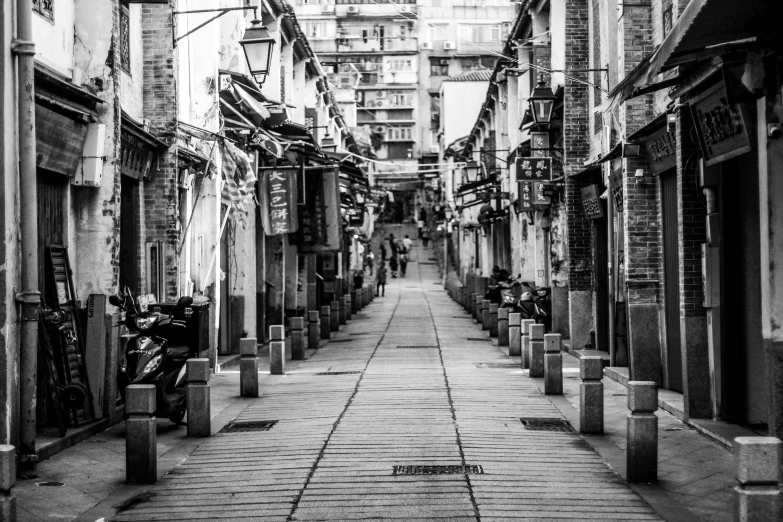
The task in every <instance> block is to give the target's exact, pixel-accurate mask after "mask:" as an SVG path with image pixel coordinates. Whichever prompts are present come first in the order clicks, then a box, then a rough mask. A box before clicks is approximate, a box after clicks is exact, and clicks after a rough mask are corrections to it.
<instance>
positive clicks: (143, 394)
mask: <svg viewBox="0 0 783 522" xmlns="http://www.w3.org/2000/svg"><path fill="white" fill-rule="evenodd" d="M125 413H126V414H127V415H128V418H127V420H126V421H125V480H126V481H127V482H128V483H129V484H154V483H155V482H156V481H157V480H158V453H157V445H158V434H157V431H156V419H155V417H154V413H155V386H154V385H153V384H132V385H130V386H128V387H127V388H126V389H125Z"/></svg>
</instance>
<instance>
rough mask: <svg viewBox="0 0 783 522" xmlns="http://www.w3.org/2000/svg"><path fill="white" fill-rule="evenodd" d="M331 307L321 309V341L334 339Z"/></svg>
mask: <svg viewBox="0 0 783 522" xmlns="http://www.w3.org/2000/svg"><path fill="white" fill-rule="evenodd" d="M331 310H332V309H331V307H329V306H325V305H324V306H322V307H321V339H330V338H331V337H332V326H331V323H332V320H331V315H332V312H331Z"/></svg>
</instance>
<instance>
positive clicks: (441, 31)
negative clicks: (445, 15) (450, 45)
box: [430, 24, 449, 42]
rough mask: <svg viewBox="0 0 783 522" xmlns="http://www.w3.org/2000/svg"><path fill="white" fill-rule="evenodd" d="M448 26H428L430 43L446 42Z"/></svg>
mask: <svg viewBox="0 0 783 522" xmlns="http://www.w3.org/2000/svg"><path fill="white" fill-rule="evenodd" d="M448 35H449V24H439V25H435V24H433V25H431V26H430V42H442V41H444V40H448Z"/></svg>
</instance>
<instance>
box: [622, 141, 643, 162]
mask: <svg viewBox="0 0 783 522" xmlns="http://www.w3.org/2000/svg"><path fill="white" fill-rule="evenodd" d="M641 153H642V145H641V144H640V143H624V144H623V158H632V157H634V156H638V155H640V154H641Z"/></svg>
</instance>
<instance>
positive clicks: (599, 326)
mask: <svg viewBox="0 0 783 522" xmlns="http://www.w3.org/2000/svg"><path fill="white" fill-rule="evenodd" d="M600 204H602V205H603V202H600ZM608 226H609V225H608V222H607V219H606V213H604V215H603V216H601V217H600V218H597V219H594V220H593V263H594V266H595V301H596V303H595V312H596V313H595V346H593V348H595V349H598V350H603V351H605V352H607V353H609V310H610V301H609V268H608V267H609V238H608V230H607V227H608Z"/></svg>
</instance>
